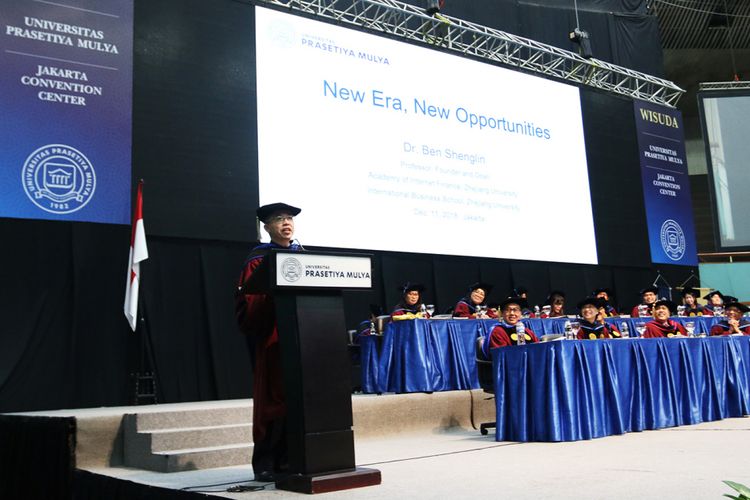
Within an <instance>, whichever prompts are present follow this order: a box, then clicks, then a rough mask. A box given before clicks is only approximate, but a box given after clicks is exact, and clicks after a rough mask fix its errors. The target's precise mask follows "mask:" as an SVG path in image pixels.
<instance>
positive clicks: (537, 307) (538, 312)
mask: <svg viewBox="0 0 750 500" xmlns="http://www.w3.org/2000/svg"><path fill="white" fill-rule="evenodd" d="M534 317H535V318H541V317H542V315H541V312H540V311H539V306H534Z"/></svg>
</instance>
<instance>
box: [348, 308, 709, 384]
mask: <svg viewBox="0 0 750 500" xmlns="http://www.w3.org/2000/svg"><path fill="white" fill-rule="evenodd" d="M567 319H568V318H553V319H525V320H523V321H524V324H526V325H527V326H528V327H530V328H531V329H532V330H533V331H534V332H535V333H536V334H537V335H539V336H541V335H545V334H548V333H562V332H563V329H564V325H565V321H566V320H567ZM673 319H675V320H677V321H680V322H682V323H684V322H685V321H694V322H695V331H696V333H705V332H708V330H710V328H711V326H712V325H713V324H714V323H716V322H717V321H719V318H713V317H708V316H706V317H697V318H673ZM647 320H648V319H647V318H643V319H639V318H608V319H607V321H608V322H610V323H615V324H617V325H618V326H621V324H622V323H623V322H627V323H628V327H629V329H630V332H631V335H633V336H634V335H635V333H636V329H635V324H636V323H637V322H638V321H647ZM493 324H495V320H471V319H463V320H420V319H417V320H407V321H395V322H393V323H389V324H388V325H387V327H386V329H385V332H384V333H383V336H382V337H378V336H364V337H360V339H359V343H360V346H361V347H360V349H361V366H362V390H363V392H365V393H382V392H434V391H451V390H460V389H477V388H479V381H478V380H477V375H476V357H475V356H476V354H475V342H476V338H477V336H479V335H480V334H484V333H485V332H486V330H487V328H489V327H490V326H492V325H493Z"/></svg>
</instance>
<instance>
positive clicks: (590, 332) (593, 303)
mask: <svg viewBox="0 0 750 500" xmlns="http://www.w3.org/2000/svg"><path fill="white" fill-rule="evenodd" d="M605 303H606V301H603V300H601V299H597V298H594V297H587V298H585V299H583V300H582V301H580V302H579V303H578V304H577V306H578V311H579V315H580V318H581V319H580V321H579V322H578V323H579V324H580V325H581V328H580V329H579V330H578V340H596V339H611V338H613V337H617V338H619V337H620V332H619V331H617V330H613V329H612V327H610V325H608V324H607V323H605V321H604V318H603V317H602V315H601V314H600V313H599V306H600V305H604V304H605Z"/></svg>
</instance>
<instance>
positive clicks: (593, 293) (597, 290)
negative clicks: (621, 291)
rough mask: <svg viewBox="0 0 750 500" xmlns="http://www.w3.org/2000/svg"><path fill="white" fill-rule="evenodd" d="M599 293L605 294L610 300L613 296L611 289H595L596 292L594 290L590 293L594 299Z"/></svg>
mask: <svg viewBox="0 0 750 500" xmlns="http://www.w3.org/2000/svg"><path fill="white" fill-rule="evenodd" d="M600 293H606V294H607V297H609V298H612V297H614V295H615V294H614V292H612V289H611V288H597V289H596V290H594V291H593V292H591V295H593V296H594V297H596V296H597V295H598V294H600Z"/></svg>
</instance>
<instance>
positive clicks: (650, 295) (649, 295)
mask: <svg viewBox="0 0 750 500" xmlns="http://www.w3.org/2000/svg"><path fill="white" fill-rule="evenodd" d="M638 293H640V294H641V303H640V304H638V305H637V306H634V307H633V310H632V311H630V317H631V318H638V317H640V316H641V315H640V314H638V306H646V313H645V314H643V317H644V318H645V317H648V316H652V315H653V314H654V302H656V299H657V296H656V294H657V293H659V289H658V288H657V287H655V286H653V285H651V286H647V287H646V288H642V289H641V291H640V292H638Z"/></svg>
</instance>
